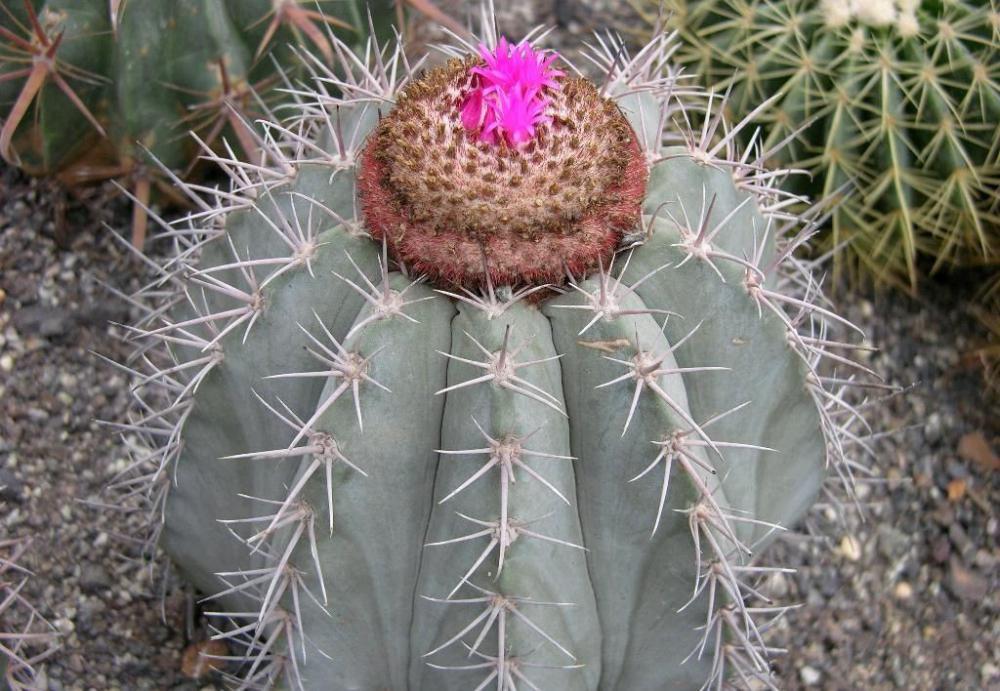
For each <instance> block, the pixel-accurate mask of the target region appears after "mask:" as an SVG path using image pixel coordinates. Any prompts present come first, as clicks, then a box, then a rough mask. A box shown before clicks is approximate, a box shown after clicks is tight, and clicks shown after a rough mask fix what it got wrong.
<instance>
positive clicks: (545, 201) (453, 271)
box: [359, 39, 648, 287]
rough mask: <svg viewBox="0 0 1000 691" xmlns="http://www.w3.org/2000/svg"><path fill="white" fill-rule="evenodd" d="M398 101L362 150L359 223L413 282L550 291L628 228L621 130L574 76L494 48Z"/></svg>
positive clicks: (628, 151)
mask: <svg viewBox="0 0 1000 691" xmlns="http://www.w3.org/2000/svg"><path fill="white" fill-rule="evenodd" d="M480 53H481V59H479V60H477V59H474V58H470V59H467V60H457V59H456V60H453V61H452V62H450V63H449V64H447V65H445V66H444V67H439V68H437V69H434V70H431V71H430V72H429V73H428V74H426V75H425V76H423V77H421V78H420V79H418V80H417V81H415V82H413V83H412V84H410V85H409V86H408V87H407V88H405V89H404V90H403V92H402V93H401V94H400V95H399V100H398V101H397V104H396V107H395V108H394V109H393V110H392V111H391V112H390V113H389V115H388V116H387V117H385V118H384V119H383V120H382V121H381V123H380V124H379V126H378V127H377V128H376V130H375V132H374V133H373V134H372V136H371V137H370V138H369V142H368V144H367V146H366V147H365V150H364V154H363V159H362V164H361V179H360V190H359V191H360V195H361V204H362V209H363V211H364V219H365V221H366V223H367V226H368V228H369V230H370V232H371V234H372V236H373V237H374V238H375V239H378V240H381V239H382V238H385V239H386V240H387V241H388V243H389V246H390V247H391V248H392V250H393V251H394V253H396V255H397V256H398V257H399V258H401V259H402V260H403V261H404V262H405V263H406V264H407V265H408V266H410V267H412V268H413V269H414V270H415V271H416V272H417V273H421V274H425V275H427V276H430V277H432V278H434V279H435V280H437V281H439V282H444V283H450V284H459V285H462V286H465V287H473V286H475V285H485V283H486V281H485V280H484V279H485V275H484V272H486V271H488V272H489V275H490V279H491V280H492V281H493V282H494V284H497V285H504V284H539V283H549V282H555V283H559V282H561V281H562V279H563V278H564V277H565V276H566V275H567V272H568V273H570V274H572V275H582V274H585V273H588V272H589V271H591V270H593V269H596V268H597V266H598V264H599V263H601V262H603V263H604V264H608V263H609V262H610V260H611V256H612V255H613V254H614V252H615V250H616V248H617V247H618V245H619V242H620V240H621V238H622V235H623V233H624V232H625V231H627V230H630V229H632V228H635V227H636V226H637V225H638V224H639V220H640V209H641V206H642V200H643V198H644V196H645V192H646V180H647V176H648V175H647V169H646V162H645V159H644V157H643V153H642V150H641V149H640V148H639V144H638V141H637V140H636V136H635V133H634V132H633V131H632V127H631V126H630V125H629V123H628V120H627V119H626V118H625V116H624V115H623V114H622V113H621V111H620V110H619V108H618V106H617V105H616V104H615V103H614V101H612V100H611V99H608V98H605V97H603V96H601V94H600V93H599V92H598V90H597V88H596V87H595V86H594V85H593V84H592V83H591V82H589V81H587V80H585V79H583V78H581V77H573V78H565V75H564V74H563V73H562V72H560V71H559V70H556V69H554V68H553V67H552V66H551V64H552V62H553V61H554V60H555V58H556V56H555V55H554V54H553V55H551V56H548V57H546V56H545V55H544V54H543V53H540V52H536V51H535V50H534V49H533V48H532V47H531V46H530V45H529V44H519V45H516V46H512V45H510V44H508V42H507V41H506V39H501V41H500V43H499V45H498V46H497V47H496V48H495V49H493V50H491V49H489V48H487V47H486V46H481V47H480Z"/></svg>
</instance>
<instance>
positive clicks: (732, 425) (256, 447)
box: [117, 9, 860, 689]
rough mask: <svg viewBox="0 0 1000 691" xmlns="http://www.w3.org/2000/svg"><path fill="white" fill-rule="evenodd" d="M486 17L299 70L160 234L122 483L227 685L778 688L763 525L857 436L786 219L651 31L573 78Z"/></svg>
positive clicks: (603, 51)
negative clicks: (693, 119) (218, 653)
mask: <svg viewBox="0 0 1000 691" xmlns="http://www.w3.org/2000/svg"><path fill="white" fill-rule="evenodd" d="M493 27H494V24H493V21H492V17H491V16H490V14H489V11H488V10H486V9H484V17H483V31H484V35H483V36H482V39H481V40H482V41H483V47H481V48H480V49H479V51H478V55H477V50H476V48H475V47H474V46H475V44H473V43H460V44H459V45H457V46H455V47H453V48H450V49H449V51H450V56H451V58H452V59H451V61H450V62H448V63H447V64H446V65H444V66H441V67H437V68H435V69H432V70H429V71H427V72H425V73H422V74H417V73H414V72H413V69H412V68H411V66H410V63H408V62H407V61H406V59H405V57H404V56H403V53H402V50H401V49H397V50H396V51H395V52H385V51H382V50H379V49H371V50H369V51H367V52H366V54H367V55H369V56H370V58H369V61H368V63H367V64H365V65H362V64H361V63H355V64H354V65H352V66H350V67H351V76H350V77H344V78H337V77H335V76H334V75H333V73H332V72H331V73H328V74H321V75H320V76H321V77H322V78H321V80H320V81H318V82H317V83H316V87H315V88H316V89H317V91H316V92H315V93H314V94H313V95H312V96H311V97H310V98H306V99H304V100H303V106H302V111H301V113H300V115H299V117H297V118H293V121H294V122H295V123H296V124H295V128H294V130H291V129H288V130H286V131H287V132H288V137H287V138H286V139H285V140H284V141H280V142H277V143H274V144H271V145H270V146H269V149H268V151H267V159H268V161H270V162H271V163H272V165H273V168H272V169H271V170H270V171H262V170H261V169H260V168H259V167H257V166H253V165H245V166H243V167H242V168H238V167H236V166H234V167H233V168H232V174H233V186H234V189H233V190H230V191H226V192H219V193H218V195H217V203H216V204H215V205H212V204H209V203H208V202H207V201H206V202H205V203H204V206H203V207H202V208H201V209H200V210H199V211H198V213H197V214H196V215H195V216H194V217H193V219H187V220H184V221H181V222H178V223H177V224H175V225H170V226H167V227H166V230H165V235H166V236H167V237H169V238H172V239H173V241H174V243H175V244H176V246H177V248H178V253H177V255H176V256H174V257H173V258H171V259H170V260H169V261H168V262H167V263H165V264H164V266H163V268H162V270H161V272H160V274H159V277H158V279H157V280H156V281H154V282H153V283H151V284H150V285H149V286H148V288H147V289H146V290H145V291H143V293H142V294H140V295H139V296H137V298H136V300H135V304H137V305H138V304H148V307H147V310H148V311H147V312H146V313H145V316H144V318H143V319H142V321H141V322H140V323H139V324H138V326H136V327H135V328H134V329H133V330H132V337H133V338H134V340H135V342H136V343H137V345H138V350H137V352H136V355H135V357H134V359H133V360H132V361H130V362H129V363H127V364H126V365H122V367H124V368H125V369H126V370H127V371H129V372H131V373H132V374H133V375H134V376H135V377H137V380H136V381H137V386H136V388H135V395H136V414H135V417H134V419H133V420H131V421H130V422H129V423H127V424H124V425H123V429H124V431H125V433H126V434H125V438H126V440H127V441H128V444H129V448H130V450H131V451H132V453H133V455H134V462H133V464H132V469H131V473H130V474H129V475H126V476H125V477H123V478H122V479H121V481H120V482H119V483H117V488H118V489H119V490H120V491H121V492H122V493H123V494H125V495H127V496H129V497H130V498H132V499H135V497H136V496H139V495H141V496H144V497H146V498H147V500H148V504H147V505H146V510H148V511H149V512H150V517H151V524H152V526H153V530H152V531H151V534H150V535H149V536H147V538H146V540H147V544H148V545H149V547H150V548H152V547H153V546H154V545H156V544H159V545H161V546H162V547H163V548H164V549H165V550H166V551H167V553H168V554H169V555H170V556H171V558H172V559H173V561H174V563H175V564H176V565H177V567H178V568H179V569H180V570H181V572H182V573H183V574H184V575H185V576H186V577H187V578H188V579H189V580H190V581H191V582H192V583H193V584H195V585H196V586H197V587H198V588H199V589H200V590H201V591H202V592H204V593H206V594H208V595H209V597H208V598H207V604H206V609H207V610H209V613H210V615H211V616H213V617H218V620H217V624H218V630H217V637H219V638H222V639H226V640H228V641H229V643H230V645H231V648H232V649H234V650H239V651H242V653H241V654H239V655H237V657H238V658H239V659H240V660H241V661H242V662H243V666H242V669H241V670H239V674H240V679H241V680H242V683H243V684H244V685H245V686H252V687H255V688H256V687H257V686H265V685H268V684H270V683H276V684H280V685H284V686H286V687H291V688H309V689H320V688H322V689H355V688H363V689H382V688H386V689H388V688H392V689H405V688H411V689H459V688H462V689H466V688H487V687H489V686H491V685H493V684H495V685H496V686H497V688H515V687H517V688H521V687H524V688H545V689H557V688H558V689H596V688H602V689H612V688H619V689H661V688H662V689H684V688H699V687H700V686H702V685H703V684H706V685H707V684H711V685H722V684H723V683H724V682H726V680H727V679H729V678H730V677H732V678H733V679H734V680H736V681H739V680H740V679H742V680H744V681H747V680H749V679H751V678H755V679H761V680H764V681H766V682H767V683H771V682H770V681H769V679H770V669H769V664H768V658H769V657H770V655H771V653H772V652H774V651H773V650H772V648H771V647H769V645H768V644H767V642H766V641H765V640H764V632H765V631H766V629H767V627H768V625H769V623H770V622H771V621H773V619H774V618H776V617H778V616H780V615H781V613H782V612H784V610H785V608H784V607H781V606H778V605H775V604H772V603H770V602H769V601H768V600H767V599H766V598H765V597H764V596H763V595H762V594H761V593H760V592H759V591H758V590H757V583H758V581H759V580H760V579H761V578H763V577H765V576H767V575H769V574H772V573H774V572H775V571H776V570H779V569H776V567H770V566H766V565H764V564H762V563H760V562H759V561H758V560H757V558H756V555H757V552H758V550H759V549H761V548H762V547H763V546H764V545H765V544H766V543H767V542H768V541H770V540H771V539H772V538H773V536H774V534H775V532H776V531H777V530H778V529H779V526H790V525H792V524H794V523H795V522H796V521H797V520H798V518H799V517H800V516H801V515H802V514H803V512H805V511H806V509H807V508H808V507H809V506H810V504H811V503H812V501H813V499H814V498H815V496H816V494H817V493H818V492H819V491H820V490H821V487H822V486H823V483H824V479H825V476H826V468H827V465H828V464H832V465H833V467H834V468H835V469H836V470H837V472H838V473H839V474H841V475H842V476H843V477H844V479H845V480H848V481H849V479H850V474H851V470H850V469H851V467H852V466H851V464H850V463H849V462H848V461H847V460H846V454H847V453H848V451H850V450H851V449H849V448H848V445H850V444H852V443H854V442H852V440H854V441H857V440H858V438H859V437H858V436H857V434H858V433H857V432H852V431H851V430H850V428H851V427H852V426H853V423H854V422H855V421H857V420H858V419H859V417H860V414H859V413H858V411H857V409H856V408H854V407H852V406H851V404H850V403H848V402H847V400H846V399H845V398H844V388H845V387H847V386H849V385H850V384H851V383H852V381H853V380H854V376H853V374H852V373H853V372H854V370H853V369H852V363H851V362H850V361H849V360H848V359H846V358H845V357H844V356H843V354H842V353H843V351H842V350H841V349H842V348H843V347H845V344H842V343H839V342H837V341H836V340H835V339H834V336H833V335H832V333H831V332H829V331H828V328H827V325H828V324H833V323H835V322H840V321H842V320H840V318H839V317H836V315H834V314H833V313H832V312H830V311H828V310H827V309H826V308H825V307H823V306H822V305H821V302H820V301H821V298H820V295H819V291H818V286H817V285H816V283H815V281H814V280H813V279H812V278H811V276H810V273H809V267H808V266H807V265H805V264H803V263H801V262H799V261H798V260H796V259H794V258H793V257H792V255H791V250H792V249H793V248H794V246H795V245H796V244H797V243H798V242H799V241H800V240H801V237H802V236H801V235H800V234H799V232H800V230H799V229H800V225H801V224H802V223H804V228H802V229H801V233H806V234H807V233H808V232H809V231H810V229H811V227H812V226H811V222H810V221H809V219H808V218H794V217H791V216H790V215H789V214H788V213H787V212H786V211H785V210H784V209H783V200H784V199H785V196H784V195H783V194H782V193H781V192H780V190H779V189H778V188H777V187H776V186H775V184H774V182H775V178H774V176H772V175H770V174H769V173H765V172H763V171H762V168H761V167H760V165H759V161H756V160H754V159H752V157H749V156H747V157H741V156H735V157H732V156H731V154H732V152H731V151H727V149H726V147H724V146H717V145H716V144H715V143H714V142H712V141H710V140H711V137H701V136H695V135H693V134H691V133H687V132H682V131H677V130H675V129H674V128H673V126H667V125H666V123H669V122H671V121H673V120H675V119H677V117H678V116H679V115H680V113H681V111H682V102H681V100H680V99H682V98H683V99H684V104H683V108H685V109H690V108H693V107H697V105H698V104H699V103H702V104H703V103H704V101H703V100H700V99H699V95H698V94H697V93H696V92H694V91H693V90H690V89H686V88H682V87H680V86H679V85H678V84H677V83H676V82H675V80H674V78H673V77H671V76H663V75H661V74H660V73H659V72H660V68H661V67H662V65H663V62H664V61H665V60H666V59H667V58H668V57H669V55H670V53H671V51H672V50H673V49H672V47H671V44H670V43H669V41H668V40H667V39H666V37H663V36H659V37H657V38H656V39H655V40H654V41H653V42H652V43H651V44H650V45H649V46H647V47H646V48H645V49H644V50H643V51H641V52H640V53H638V54H637V55H635V56H634V57H631V56H629V55H628V53H627V51H625V49H624V48H623V47H622V46H619V45H618V44H617V43H616V42H614V41H611V40H609V39H604V38H602V39H601V43H600V46H599V49H598V50H596V51H595V52H594V54H593V55H592V58H593V60H594V61H595V62H596V63H597V64H598V65H600V66H601V68H602V69H603V70H604V71H605V72H606V77H605V79H604V80H603V81H602V85H601V86H597V85H595V84H592V83H590V82H588V81H586V80H585V79H583V78H581V77H576V76H572V75H574V74H576V71H575V69H572V68H570V67H569V66H566V65H563V64H562V63H554V64H552V63H551V61H552V60H554V59H555V58H556V57H557V56H555V55H554V54H546V53H542V52H536V51H535V50H534V48H532V46H531V43H530V40H531V38H530V37H529V38H528V39H525V42H522V43H520V44H517V46H511V45H509V44H507V43H506V41H505V40H500V41H499V42H498V38H497V36H496V35H495V33H494V32H495V29H493ZM742 126H743V125H737V126H736V127H735V128H734V129H733V130H732V131H733V132H738V131H739V130H740V128H741V127H742ZM730 143H731V140H730ZM407 267H409V269H410V270H416V271H418V272H419V273H420V274H421V275H420V276H417V275H415V274H414V273H412V271H409V270H408V268H407ZM796 295H798V296H799V297H796ZM820 361H825V362H826V363H827V364H828V365H829V366H830V367H832V370H833V371H829V372H828V371H827V368H826V367H824V368H822V369H821V362H820ZM841 370H843V371H841ZM853 462H854V461H851V463H853ZM137 488H142V489H141V491H137Z"/></svg>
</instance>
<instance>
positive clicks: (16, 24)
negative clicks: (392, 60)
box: [0, 0, 440, 245]
mask: <svg viewBox="0 0 1000 691" xmlns="http://www.w3.org/2000/svg"><path fill="white" fill-rule="evenodd" d="M369 4H370V12H371V20H372V23H371V24H369V17H368V15H367V14H366V7H367V6H368V5H369ZM392 5H393V3H392V2H391V0H379V2H372V3H364V2H362V1H361V0H319V1H318V2H317V0H171V1H170V2H160V1H151V0H117V1H116V0H111V1H110V2H109V0H23V4H22V0H16V1H11V2H4V3H3V6H2V7H0V116H2V117H3V120H4V123H3V128H2V129H0V154H2V156H3V157H4V158H5V159H6V160H7V161H8V162H10V163H12V164H16V165H19V166H21V167H23V168H24V169H25V170H26V171H28V172H29V173H31V174H33V175H58V176H59V177H60V178H61V179H62V180H64V181H66V182H68V183H82V182H87V181H92V180H95V179H106V178H109V177H116V178H126V179H127V180H128V185H127V186H128V187H130V188H132V190H133V195H134V196H135V197H136V198H137V199H138V200H139V205H138V206H137V207H136V208H137V218H136V224H137V225H136V227H135V228H134V230H133V233H134V235H136V238H135V239H136V241H137V243H138V244H140V245H141V240H142V236H143V235H144V232H143V229H144V227H145V219H144V212H143V210H142V207H143V206H145V205H147V204H148V203H149V200H150V194H151V192H152V189H151V188H152V187H156V188H158V189H159V191H160V192H161V193H162V194H163V195H165V196H166V198H167V199H174V200H177V199H179V197H178V194H177V191H176V190H175V189H174V188H173V186H172V184H171V180H170V179H169V177H168V176H164V175H155V176H154V175H152V173H157V172H159V169H160V166H161V165H162V166H165V167H166V168H168V169H170V170H173V171H177V172H178V173H185V174H187V173H190V172H191V169H192V168H193V167H194V166H195V164H196V163H197V162H198V156H199V155H201V154H203V153H205V151H204V149H205V148H206V147H210V148H214V149H215V150H216V151H218V152H220V155H221V156H222V158H224V159H225V158H228V157H229V156H230V155H236V154H230V153H229V151H233V150H235V151H236V152H237V154H239V155H241V156H242V157H244V158H250V159H252V158H254V157H256V156H258V155H259V153H260V150H261V142H262V138H263V136H265V133H264V132H263V131H261V130H260V129H259V128H256V127H254V126H253V124H252V123H253V122H254V121H255V120H256V119H258V118H261V117H269V118H273V116H271V115H270V112H269V111H270V108H271V107H278V106H279V105H280V103H281V101H285V102H288V101H290V100H293V97H292V96H291V94H289V93H288V91H289V90H288V89H287V88H285V87H287V86H289V84H288V83H287V82H285V81H284V80H286V79H295V78H296V75H295V74H282V72H283V71H285V70H286V69H290V66H291V65H293V64H297V63H298V61H297V60H294V59H293V51H294V49H293V47H292V46H293V45H300V46H306V47H308V48H310V49H311V50H312V51H314V52H315V53H316V56H317V59H319V60H322V61H323V62H325V63H327V64H332V63H333V61H334V60H335V57H336V56H335V55H334V45H335V42H334V40H335V38H341V39H343V40H344V41H346V42H347V43H349V44H352V47H353V46H360V45H364V37H365V36H366V35H367V34H368V30H369V27H372V28H374V29H375V32H376V33H377V34H379V35H382V36H385V35H388V34H389V33H390V31H391V27H392V23H393V21H394V20H395V17H396V12H395V11H394V10H393V6H392ZM415 6H416V7H418V8H421V9H425V10H426V11H428V12H437V10H436V8H434V7H433V5H430V4H429V3H427V2H417V3H415ZM438 14H440V13H439V12H438ZM276 87H277V88H276ZM257 93H260V94H261V96H258V95H257ZM262 99H264V100H262ZM189 131H194V132H195V133H196V134H197V135H198V136H199V137H200V139H201V142H198V141H196V139H194V138H192V137H191V136H189ZM223 137H225V138H226V139H228V140H229V141H230V142H231V145H232V149H231V150H229V151H227V148H226V147H225V146H223V145H222V143H221V142H222V139H223Z"/></svg>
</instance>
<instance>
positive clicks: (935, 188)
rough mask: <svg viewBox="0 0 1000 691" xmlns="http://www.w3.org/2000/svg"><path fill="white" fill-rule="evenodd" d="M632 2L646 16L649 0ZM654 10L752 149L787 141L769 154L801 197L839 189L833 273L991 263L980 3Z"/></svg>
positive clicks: (703, 4) (992, 174)
mask: <svg viewBox="0 0 1000 691" xmlns="http://www.w3.org/2000/svg"><path fill="white" fill-rule="evenodd" d="M634 4H637V6H639V7H640V8H642V9H644V10H645V12H646V15H647V17H648V18H649V19H650V20H652V19H653V18H654V16H655V13H656V7H657V5H659V4H660V3H658V2H651V1H650V0H639V2H638V3H634ZM665 5H666V10H667V11H666V12H665V13H664V16H665V17H669V19H668V20H667V21H668V22H669V23H671V24H673V25H676V26H677V27H678V28H679V30H680V32H681V35H682V37H683V39H684V40H685V42H686V44H687V46H686V48H685V49H683V50H682V51H680V53H679V56H680V61H681V62H682V63H683V64H685V65H686V66H688V67H689V68H690V69H691V70H693V71H694V72H695V73H696V74H697V75H698V77H699V78H700V79H701V80H703V82H704V83H705V84H708V85H712V86H714V87H716V88H718V89H719V90H720V93H721V92H722V91H728V92H729V98H728V104H729V107H730V108H731V109H732V114H733V117H740V118H742V117H745V116H747V115H748V114H750V113H753V114H754V115H755V120H756V122H758V123H760V124H761V125H762V126H764V128H765V129H767V130H768V131H769V132H768V137H766V138H765V139H764V141H763V148H764V149H765V150H768V151H769V152H770V149H771V148H772V147H774V146H775V145H777V144H778V143H780V142H783V141H785V140H788V145H787V146H784V147H783V148H781V149H780V151H774V152H773V153H772V156H773V159H774V160H776V161H777V162H778V165H780V166H782V167H790V168H797V169H802V170H804V171H807V172H808V173H809V175H810V182H809V183H806V184H803V185H801V189H802V190H803V191H807V192H809V193H810V194H813V195H824V196H829V195H832V194H834V193H836V192H837V191H839V190H843V191H845V192H846V195H845V196H844V198H843V199H842V200H840V202H839V204H838V205H837V207H836V209H835V210H834V211H833V214H832V217H831V223H830V228H829V232H828V233H826V234H825V235H824V241H823V243H822V248H823V249H826V250H832V249H835V248H839V247H841V246H843V245H845V244H846V251H844V252H842V253H840V254H839V255H838V257H837V258H836V261H835V264H834V266H835V269H836V271H838V272H840V273H843V274H844V275H846V276H848V277H849V278H851V279H853V280H855V281H858V280H867V279H874V282H876V283H888V284H895V285H897V286H900V287H904V288H906V289H909V290H916V288H917V285H918V277H919V276H920V275H921V273H923V272H924V270H926V269H928V268H929V269H930V271H931V272H934V271H937V270H939V269H942V268H947V267H950V266H952V265H954V264H980V263H983V262H988V263H995V262H997V260H998V256H1000V255H998V253H1000V202H998V199H1000V194H998V192H997V190H998V185H1000V149H998V148H997V145H996V139H997V138H996V122H997V118H998V117H1000V53H998V46H1000V6H998V5H997V2H996V0H984V1H980V2H966V1H963V0H943V1H941V0H935V1H931V0H923V1H920V0H822V1H821V2H816V1H815V0H789V1H788V2H781V3H774V2H769V1H768V0H669V1H668V2H667V3H665ZM769 99H771V100H769ZM764 101H768V103H769V105H768V106H766V107H764V108H763V109H762V110H758V108H760V106H761V104H762V102H764ZM803 182H804V180H803ZM922 260H923V261H922Z"/></svg>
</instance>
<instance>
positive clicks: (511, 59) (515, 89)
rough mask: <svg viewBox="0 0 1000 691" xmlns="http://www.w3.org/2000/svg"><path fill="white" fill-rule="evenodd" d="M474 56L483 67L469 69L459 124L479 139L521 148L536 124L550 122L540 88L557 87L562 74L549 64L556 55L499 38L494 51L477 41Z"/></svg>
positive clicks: (553, 60)
mask: <svg viewBox="0 0 1000 691" xmlns="http://www.w3.org/2000/svg"><path fill="white" fill-rule="evenodd" d="M479 54H480V56H481V57H482V59H483V62H485V63H486V65H485V66H483V67H473V68H472V74H473V88H472V90H471V91H470V93H469V95H468V97H467V98H466V100H465V102H464V103H463V104H462V110H461V117H462V124H463V125H464V126H465V128H466V129H467V130H469V131H476V130H478V131H479V138H480V140H482V141H486V142H490V143H493V144H495V143H497V142H498V138H500V137H502V138H503V139H504V140H506V142H507V144H508V145H509V146H512V147H519V146H522V145H524V144H526V143H527V142H529V141H531V140H532V139H533V138H534V136H535V129H536V127H537V126H538V125H540V124H543V123H547V122H549V121H550V118H549V117H548V116H546V115H545V108H546V106H548V104H549V97H548V95H547V94H546V91H547V90H549V89H558V88H559V82H558V81H556V80H557V78H558V77H562V76H563V74H564V73H563V72H561V71H559V70H557V69H554V68H553V67H552V63H553V62H555V61H556V60H557V59H558V57H559V56H558V54H556V53H552V54H550V55H548V56H546V55H545V54H544V53H542V52H540V51H536V50H535V49H534V48H533V47H532V46H531V45H530V44H528V43H525V42H522V43H518V44H517V45H511V44H510V43H509V42H508V41H507V39H506V38H503V37H502V38H501V39H500V41H499V43H498V44H497V47H496V50H494V51H491V50H490V49H489V48H487V47H486V46H485V45H482V44H481V45H480V46H479Z"/></svg>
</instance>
